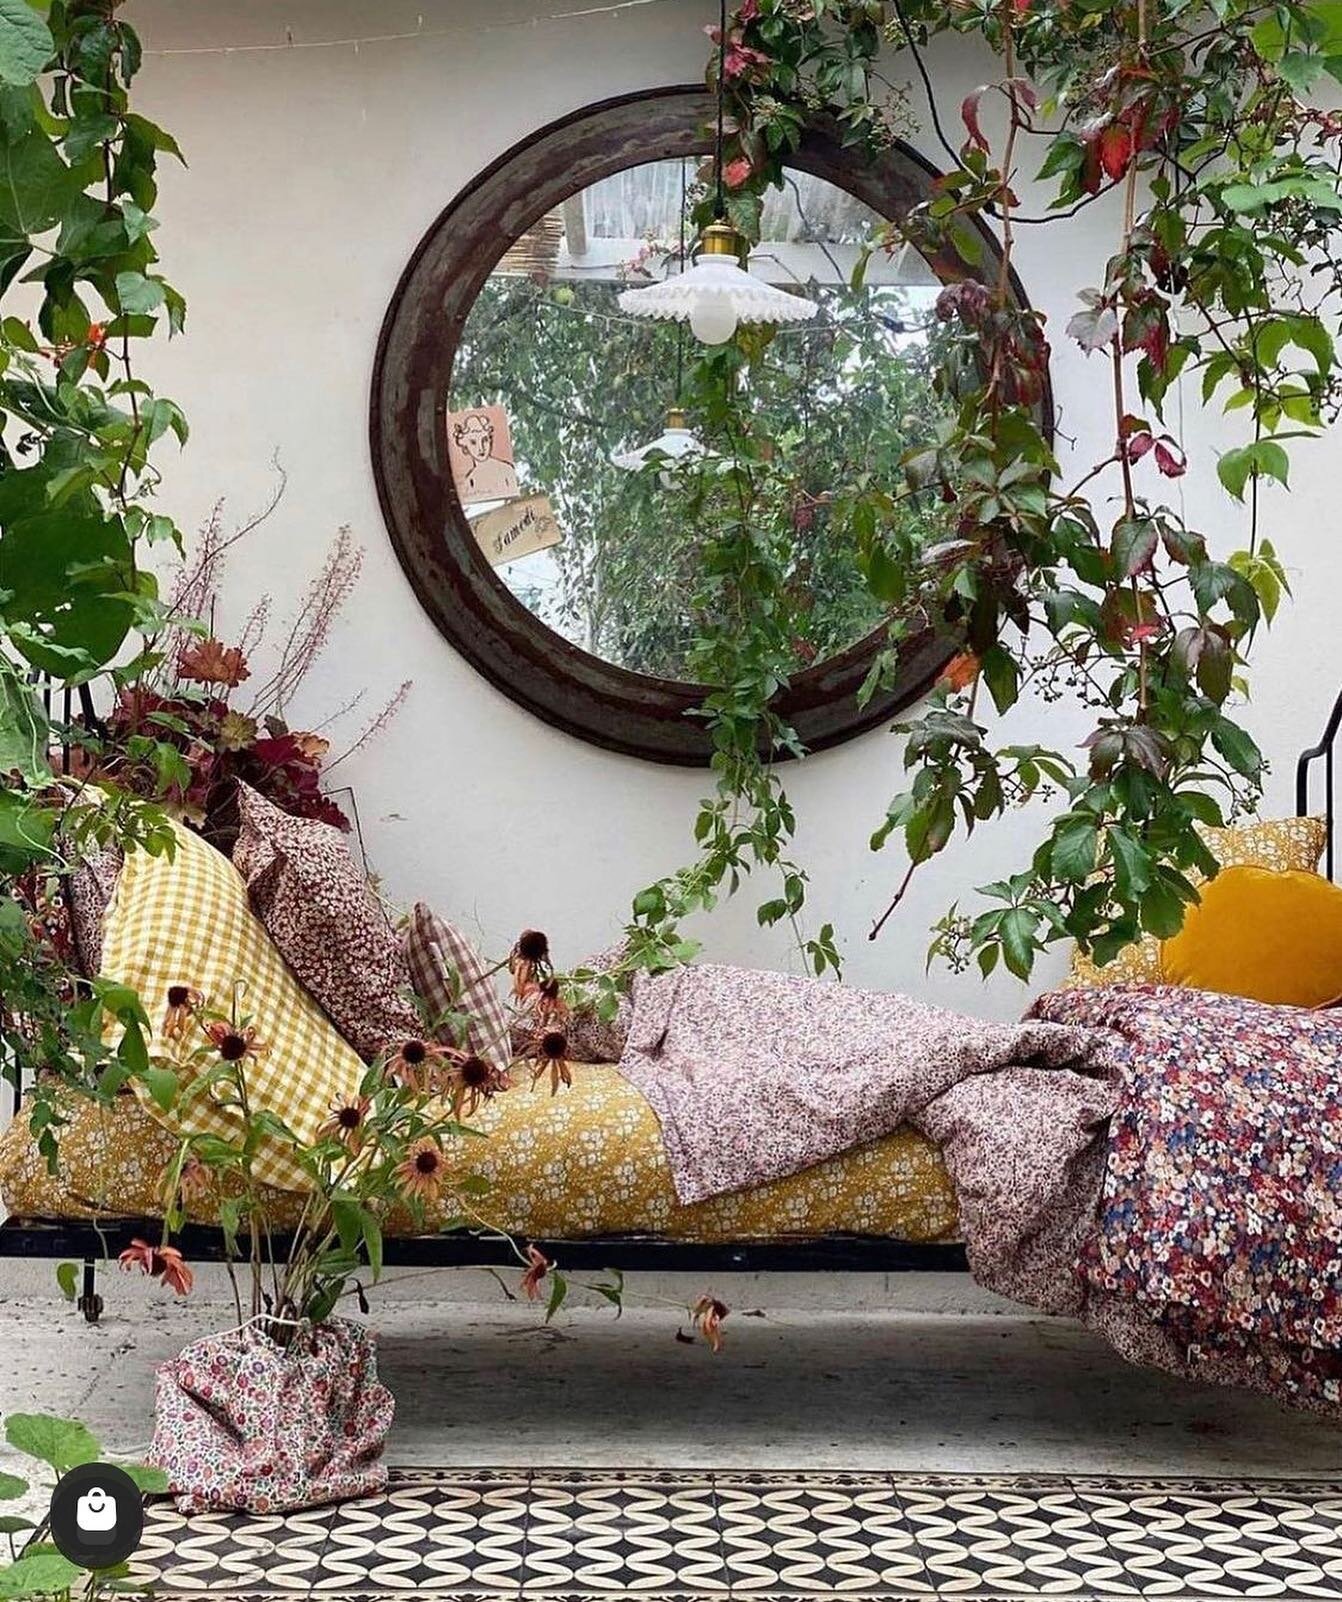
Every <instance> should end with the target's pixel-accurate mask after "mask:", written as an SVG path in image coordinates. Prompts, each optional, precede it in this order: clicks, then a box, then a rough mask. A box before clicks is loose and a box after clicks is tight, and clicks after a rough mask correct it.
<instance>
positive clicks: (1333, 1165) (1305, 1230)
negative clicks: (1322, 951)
mask: <svg viewBox="0 0 1342 1602" xmlns="http://www.w3.org/2000/svg"><path fill="white" fill-rule="evenodd" d="M1034 1013H1035V1015H1036V1016H1037V1017H1039V1018H1041V1019H1047V1020H1050V1021H1053V1022H1057V1023H1067V1024H1077V1025H1084V1026H1088V1027H1097V1028H1101V1029H1103V1030H1104V1031H1105V1036H1106V1043H1105V1046H1104V1048H1103V1051H1104V1055H1105V1057H1106V1059H1107V1060H1108V1062H1109V1063H1110V1064H1111V1065H1112V1066H1113V1068H1114V1070H1115V1071H1116V1075H1117V1079H1118V1083H1119V1086H1120V1090H1119V1100H1118V1105H1117V1108H1116V1109H1115V1113H1114V1118H1113V1122H1112V1125H1111V1128H1110V1133H1109V1140H1108V1151H1107V1159H1108V1160H1107V1164H1106V1168H1105V1173H1104V1180H1103V1185H1102V1189H1101V1193H1100V1197H1099V1201H1098V1219H1097V1227H1096V1228H1095V1230H1094V1231H1093V1232H1092V1234H1091V1236H1090V1239H1089V1241H1088V1242H1087V1245H1086V1249H1085V1250H1084V1252H1083V1254H1082V1256H1081V1259H1080V1271H1081V1273H1082V1275H1083V1278H1084V1280H1085V1283H1086V1285H1087V1287H1088V1289H1089V1291H1090V1293H1091V1294H1090V1296H1089V1298H1088V1300H1089V1302H1090V1303H1091V1305H1092V1307H1093V1309H1094V1313H1095V1317H1094V1320H1093V1321H1094V1322H1095V1323H1096V1324H1097V1327H1100V1328H1101V1329H1102V1330H1104V1331H1106V1332H1110V1331H1109V1330H1108V1329H1107V1326H1110V1325H1112V1324H1113V1323H1114V1320H1115V1317H1116V1310H1121V1309H1123V1308H1128V1309H1131V1310H1134V1311H1137V1312H1141V1313H1144V1314H1145V1315H1146V1316H1147V1317H1148V1318H1149V1319H1150V1320H1154V1322H1155V1323H1156V1324H1157V1326H1158V1328H1159V1331H1160V1336H1161V1340H1160V1342H1159V1344H1153V1343H1151V1342H1149V1341H1148V1342H1147V1343H1146V1344H1145V1347H1144V1349H1143V1351H1142V1353H1141V1355H1143V1356H1145V1357H1147V1358H1148V1359H1149V1360H1155V1361H1161V1362H1162V1363H1164V1364H1165V1365H1166V1366H1179V1367H1181V1368H1183V1369H1184V1370H1186V1371H1187V1372H1191V1373H1198V1372H1205V1373H1206V1374H1207V1377H1209V1378H1213V1377H1223V1376H1227V1375H1228V1376H1229V1377H1233V1378H1235V1379H1237V1380H1238V1381H1239V1382H1240V1383H1243V1384H1248V1385H1252V1386H1253V1387H1255V1388H1256V1389H1260V1390H1265V1391H1269V1392H1272V1393H1274V1394H1277V1395H1279V1396H1281V1397H1283V1398H1285V1399H1287V1400H1290V1401H1293V1402H1296V1403H1299V1404H1302V1405H1305V1406H1309V1407H1317V1408H1321V1409H1323V1410H1326V1411H1334V1410H1339V1411H1342V1011H1337V1010H1325V1011H1308V1010H1305V1009H1303V1008H1297V1007H1269V1006H1265V1005H1263V1004H1262V1003H1260V1002H1254V1001H1245V1000H1242V999H1240V998H1239V997H1236V996H1219V995H1210V994H1208V993H1206V992H1204V991H1197V990H1171V989H1165V988H1160V987H1155V986H1147V985H1142V986H1125V987H1122V988H1119V989H1113V990H1089V991H1081V990H1076V991H1068V992H1066V993H1055V994H1053V995H1049V996H1045V997H1044V998H1043V999H1042V1000H1041V1001H1040V1002H1039V1003H1038V1004H1037V1005H1036V1007H1035V1008H1034ZM1120 1338H1121V1339H1123V1340H1124V1341H1131V1342H1137V1341H1140V1340H1141V1334H1140V1326H1137V1325H1134V1324H1132V1323H1131V1321H1129V1323H1128V1326H1127V1327H1126V1328H1125V1329H1124V1330H1123V1331H1122V1332H1121V1337H1120Z"/></svg>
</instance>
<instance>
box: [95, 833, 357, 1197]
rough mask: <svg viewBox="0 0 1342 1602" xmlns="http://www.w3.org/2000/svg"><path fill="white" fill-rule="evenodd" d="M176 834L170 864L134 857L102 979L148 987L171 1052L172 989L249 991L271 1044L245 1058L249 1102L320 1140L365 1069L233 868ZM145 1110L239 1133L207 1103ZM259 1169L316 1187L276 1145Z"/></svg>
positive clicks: (216, 998) (223, 1002)
mask: <svg viewBox="0 0 1342 1602" xmlns="http://www.w3.org/2000/svg"><path fill="white" fill-rule="evenodd" d="M173 833H174V835H175V836H176V842H177V845H176V850H175V852H174V853H173V855H172V857H171V858H169V857H166V856H161V857H154V856H150V855H149V854H148V852H146V851H139V850H136V851H129V852H127V853H126V860H125V863H124V865H123V866H122V869H121V875H120V878H119V879H118V880H117V887H116V891H115V893H114V895H113V897H112V902H111V905H110V907H109V908H108V912H107V920H106V923H105V925H104V928H103V951H102V971H103V974H104V976H105V977H107V978H109V979H113V980H116V981H117V982H119V983H121V984H125V985H130V986H131V987H132V988H133V989H134V990H136V991H138V992H139V996H140V999H141V1001H142V1002H143V1003H144V1006H145V1010H146V1011H147V1012H148V1014H149V1021H150V1024H151V1026H152V1028H153V1035H152V1038H151V1041H150V1051H151V1054H152V1053H156V1052H165V1050H166V1048H165V1045H164V1041H163V1036H162V1027H163V1020H164V1014H165V1012H166V1009H167V1000H168V989H169V987H170V986H171V985H190V986H192V987H193V988H194V989H196V990H199V991H200V992H201V993H202V994H203V995H204V996H205V998H206V1000H207V1002H208V1003H209V1004H210V1006H211V1007H213V1008H214V1009H216V1010H217V1011H219V1012H224V1013H227V1012H228V1011H229V1009H230V1006H231V1003H232V998H233V994H234V987H235V985H237V986H241V989H240V990H239V992H238V1010H239V1013H240V1014H241V1015H242V1018H243V1019H244V1020H249V1021H250V1022H251V1023H252V1024H253V1025H254V1026H255V1029H256V1033H257V1036H258V1037H259V1039H260V1040H261V1041H262V1042H263V1043H264V1044H265V1045H266V1046H267V1047H268V1048H269V1049H268V1050H267V1051H266V1052H265V1053H264V1055H262V1056H260V1057H256V1058H250V1059H248V1061H247V1063H246V1070H245V1071H246V1077H247V1093H248V1097H249V1099H250V1101H251V1102H252V1105H253V1106H256V1107H264V1108H268V1109H269V1110H271V1111H272V1112H275V1113H277V1114H278V1115H279V1116H280V1117H281V1118H282V1119H284V1121H285V1122H286V1123H287V1124H288V1125H289V1127H290V1128H291V1129H293V1130H294V1131H295V1133H296V1134H298V1135H299V1137H300V1138H301V1139H303V1140H305V1141H312V1140H313V1139H314V1138H315V1136H316V1133H317V1130H318V1128H319V1127H320V1126H321V1125H322V1123H324V1122H325V1120H326V1118H327V1116H328V1114H329V1112H330V1109H331V1104H332V1102H334V1101H338V1100H339V1101H343V1100H346V1099H348V1098H349V1097H351V1096H354V1095H355V1094H356V1093H357V1091H358V1088H359V1081H360V1080H361V1079H362V1077H363V1071H364V1069H363V1063H362V1062H361V1061H360V1060H359V1056H358V1053H357V1052H355V1051H354V1050H353V1049H352V1048H351V1047H350V1046H349V1045H347V1044H346V1043H345V1041H344V1040H343V1039H342V1038H341V1037H340V1035H339V1034H338V1033H337V1032H336V1030H335V1029H334V1028H333V1027H332V1026H331V1024H330V1022H329V1021H328V1020H327V1018H326V1017H325V1015H324V1014H323V1013H322V1011H321V1008H320V1007H318V1005H317V1003H316V1002H315V1001H313V999H312V997H311V996H309V995H308V994H307V992H306V991H305V990H304V989H303V987H302V986H301V985H300V984H299V983H298V981H297V980H296V979H295V978H294V976H293V975H292V974H291V973H290V972H289V970H288V968H287V967H286V966H285V963H284V958H283V957H282V956H281V955H280V953H279V951H278V950H277V949H276V948H275V945H274V943H273V942H272V941H271V939H270V937H269V936H268V935H267V934H266V931H265V930H264V929H263V928H262V926H261V923H260V921H259V920H258V919H257V918H256V917H255V916H254V915H253V913H252V911H251V908H250V907H249V906H248V904H247V888H246V886H245V885H244V884H243V882H242V878H241V876H240V875H239V873H238V871H237V869H236V868H234V866H233V864H232V863H231V862H229V860H228V858H227V857H224V856H221V855H220V853H219V852H218V851H216V850H215V849H214V847H213V846H211V845H207V844H206V843H205V841H204V840H202V839H200V837H199V836H198V835H194V834H192V833H191V831H190V830H189V829H187V828H186V827H185V826H183V825H181V824H175V825H174V826H173ZM202 1040H203V1037H200V1039H198V1040H197V1041H195V1042H194V1043H195V1044H199V1043H201V1041H202ZM145 1105H146V1107H147V1108H148V1110H149V1111H150V1112H151V1113H153V1115H154V1116H155V1117H156V1118H158V1119H159V1120H160V1121H161V1122H163V1123H165V1124H167V1125H168V1127H169V1128H171V1129H173V1130H174V1131H175V1132H177V1133H184V1132H186V1133H209V1134H217V1135H221V1136H223V1137H225V1138H235V1137H236V1135H237V1124H236V1120H235V1115H233V1114H230V1113H227V1112H226V1111H225V1110H224V1109H223V1108H221V1107H217V1106H215V1105H213V1104H212V1103H210V1102H208V1101H207V1100H206V1099H205V1098H204V1097H200V1098H197V1099H195V1100H193V1101H191V1102H190V1103H189V1104H188V1106H187V1108H186V1109H185V1111H184V1112H183V1113H182V1114H181V1115H180V1116H179V1115H178V1114H176V1113H165V1112H163V1111H162V1110H161V1109H160V1108H159V1107H158V1105H157V1104H156V1103H154V1102H153V1101H150V1100H148V1099H147V1098H145ZM256 1174H257V1177H258V1178H259V1179H260V1180H262V1181H263V1182H264V1183H265V1184H268V1185H275V1186H277V1187H279V1188H280V1189H282V1190H307V1189H308V1188H309V1186H308V1182H307V1178H306V1176H305V1175H304V1173H303V1171H302V1169H301V1168H300V1167H299V1166H298V1165H297V1164H296V1163H295V1162H294V1161H293V1159H292V1157H291V1156H290V1155H289V1153H288V1151H287V1149H286V1148H285V1147H284V1146H283V1145H281V1144H280V1143H278V1142H276V1141H273V1140H267V1142H266V1143H265V1144H264V1145H263V1146H262V1148H261V1150H260V1152H259V1154H258V1156H257V1162H256Z"/></svg>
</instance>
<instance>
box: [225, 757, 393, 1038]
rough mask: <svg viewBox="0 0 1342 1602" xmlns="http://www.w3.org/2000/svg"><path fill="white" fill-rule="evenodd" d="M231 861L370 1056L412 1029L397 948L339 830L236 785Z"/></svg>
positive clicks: (255, 906) (308, 984) (320, 1000)
mask: <svg viewBox="0 0 1342 1602" xmlns="http://www.w3.org/2000/svg"><path fill="white" fill-rule="evenodd" d="M238 820H239V825H240V827H239V831H238V843H237V845H236V846H234V848H233V866H234V867H235V868H237V870H238V872H239V873H241V875H242V877H243V878H244V880H246V883H247V898H248V900H249V902H250V903H251V908H252V911H253V912H254V913H255V914H256V916H257V917H258V918H259V919H260V920H261V922H262V923H263V924H264V925H265V929H266V933H267V934H268V935H269V936H270V938H271V939H272V940H273V941H274V943H275V944H276V945H277V946H278V947H279V950H280V953H281V955H282V956H283V957H284V960H285V962H286V963H287V964H288V966H289V968H290V969H291V970H292V972H293V973H294V975H295V976H296V977H297V979H298V980H299V981H300V982H301V984H302V985H303V987H304V988H305V989H306V990H307V992H308V994H309V995H310V996H312V998H313V999H314V1000H315V1001H316V1002H317V1004H318V1005H319V1006H320V1007H321V1009H322V1011H323V1012H325V1014H326V1016H327V1017H328V1018H329V1019H330V1020H331V1022H332V1023H333V1024H334V1025H335V1026H336V1028H337V1029H338V1030H339V1031H340V1033H341V1034H342V1035H344V1037H345V1039H346V1040H348V1041H349V1043H350V1045H351V1046H353V1047H354V1049H355V1051H357V1052H358V1053H359V1055H360V1056H361V1057H363V1058H364V1060H365V1061H367V1062H371V1061H372V1060H373V1058H374V1057H376V1056H377V1055H378V1053H379V1052H381V1051H383V1050H384V1049H386V1048H387V1047H388V1046H391V1045H394V1044H395V1043H396V1042H398V1041H401V1040H405V1039H407V1038H408V1037H417V1036H418V1035H419V1034H420V1022H419V1014H418V1012H417V1011H416V1010H415V1007H414V1005H413V1003H412V1002H411V1001H410V1000H409V991H410V970H409V968H408V966H407V964H406V959H405V952H404V950H403V949H402V946H401V942H400V940H399V939H398V938H397V935H396V931H395V930H394V929H393V928H392V926H391V921H390V919H389V918H388V917H387V914H386V913H385V912H384V911H383V908H382V906H381V903H380V902H379V901H378V899H377V897H376V896H375V895H374V894H373V892H372V890H371V889H370V888H369V884H368V881H367V879H366V878H365V877H364V874H363V871H362V870H361V869H360V867H359V865H358V864H357V863H356V862H355V861H354V858H353V857H352V856H351V855H350V853H349V847H348V846H347V845H346V844H345V838H344V836H343V835H342V834H341V832H340V830H339V829H336V828H333V827H332V826H331V825H330V824H329V823H319V822H318V821H317V820H316V819H315V818H295V817H291V816H290V815H289V814H288V813H287V812H282V811H281V810H280V808H279V807H277V806H275V805H273V804H272V803H271V802H269V801H267V800H266V798H265V797H264V796H262V795H258V794H257V792H256V791H255V790H253V789H252V788H251V787H250V786H249V785H246V784H242V783H239V785H238Z"/></svg>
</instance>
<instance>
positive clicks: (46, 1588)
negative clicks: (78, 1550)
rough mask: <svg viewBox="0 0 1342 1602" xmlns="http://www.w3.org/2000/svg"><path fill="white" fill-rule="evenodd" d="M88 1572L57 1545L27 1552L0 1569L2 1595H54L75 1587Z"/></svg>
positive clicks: (5, 1596)
mask: <svg viewBox="0 0 1342 1602" xmlns="http://www.w3.org/2000/svg"><path fill="white" fill-rule="evenodd" d="M86 1573H87V1570H85V1569H81V1568H79V1567H78V1566H77V1565H76V1564H74V1563H71V1561H70V1559H69V1558H67V1557H62V1556H61V1554H60V1553H59V1552H58V1551H56V1549H55V1548H54V1547H42V1548H39V1549H38V1550H37V1551H30V1552H25V1553H24V1554H23V1556H22V1557H21V1558H20V1559H19V1560H18V1562H17V1563H11V1564H10V1566H9V1567H8V1568H7V1569H0V1598H5V1599H9V1598H12V1597H29V1596H50V1595H52V1594H54V1593H56V1592H59V1591H69V1590H71V1589H72V1588H73V1587H74V1586H75V1585H76V1584H77V1583H78V1582H79V1581H80V1580H82V1579H83V1578H84V1576H85V1574H86Z"/></svg>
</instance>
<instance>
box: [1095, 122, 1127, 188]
mask: <svg viewBox="0 0 1342 1602" xmlns="http://www.w3.org/2000/svg"><path fill="white" fill-rule="evenodd" d="M1099 149H1100V166H1101V167H1103V168H1104V171H1105V174H1106V176H1107V177H1109V178H1111V179H1112V180H1113V181H1114V182H1115V183H1117V182H1118V180H1119V179H1120V178H1121V177H1122V176H1123V175H1124V173H1125V172H1127V170H1128V168H1129V166H1130V165H1131V164H1132V151H1133V140H1132V130H1131V128H1125V127H1124V125H1123V124H1122V123H1121V122H1111V123H1110V124H1109V125H1108V127H1106V128H1103V129H1101V131H1100V139H1099Z"/></svg>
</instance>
